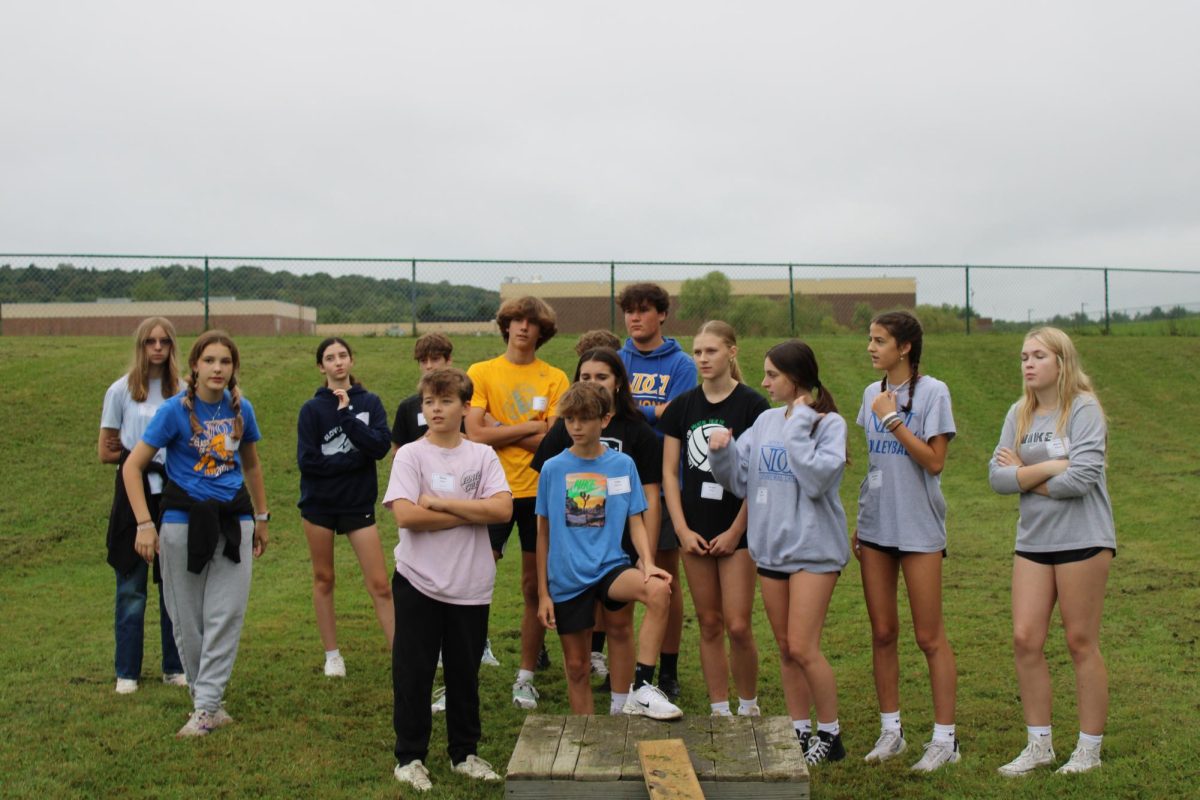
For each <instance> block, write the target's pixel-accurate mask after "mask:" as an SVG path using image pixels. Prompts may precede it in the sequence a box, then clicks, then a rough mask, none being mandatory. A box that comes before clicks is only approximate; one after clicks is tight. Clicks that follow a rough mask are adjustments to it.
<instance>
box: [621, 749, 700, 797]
mask: <svg viewBox="0 0 1200 800" xmlns="http://www.w3.org/2000/svg"><path fill="white" fill-rule="evenodd" d="M637 750H638V755H639V757H640V761H641V766H642V774H643V775H644V776H645V781H646V791H647V792H649V793H650V800H704V792H702V791H701V790H700V781H699V780H697V779H696V772H695V770H693V769H692V762H691V759H689V758H688V753H687V748H686V747H684V744H683V739H659V740H657V741H655V740H649V741H642V742H638V745H637Z"/></svg>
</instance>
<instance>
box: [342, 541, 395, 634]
mask: <svg viewBox="0 0 1200 800" xmlns="http://www.w3.org/2000/svg"><path fill="white" fill-rule="evenodd" d="M346 538H348V539H349V540H350V546H351V547H353V548H354V554H355V555H356V556H358V565H359V566H360V567H361V568H362V573H363V583H364V584H366V587H367V593H368V594H370V595H371V602H372V603H373V604H374V605H375V619H377V620H378V621H379V627H380V628H382V629H383V635H384V638H386V639H387V645H388V650H391V649H392V640H393V639H394V638H395V634H396V609H395V608H394V607H393V606H392V584H391V576H390V575H388V569H387V563H386V562H385V561H384V557H383V548H381V547H380V546H379V529H378V528H376V527H375V526H374V525H372V526H370V527H369V528H360V529H358V530H356V531H351V532H350V533H348V534H346Z"/></svg>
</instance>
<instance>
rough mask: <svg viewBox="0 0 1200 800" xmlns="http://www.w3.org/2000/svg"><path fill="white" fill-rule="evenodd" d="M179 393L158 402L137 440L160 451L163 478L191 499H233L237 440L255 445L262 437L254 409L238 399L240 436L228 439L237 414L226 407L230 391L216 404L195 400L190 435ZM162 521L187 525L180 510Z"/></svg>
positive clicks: (238, 471)
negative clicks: (195, 424)
mask: <svg viewBox="0 0 1200 800" xmlns="http://www.w3.org/2000/svg"><path fill="white" fill-rule="evenodd" d="M183 398H184V395H183V394H177V395H175V396H174V397H172V398H171V399H170V400H168V401H166V402H165V403H163V404H162V405H161V406H160V407H159V409H158V412H157V413H156V414H155V415H154V419H152V420H151V421H150V425H149V426H147V428H146V432H145V433H144V434H142V441H143V442H145V443H146V444H148V445H150V446H151V447H155V448H160V449H165V450H166V453H167V477H168V478H170V479H171V480H172V481H174V482H175V483H177V484H179V486H180V488H182V489H183V490H184V491H185V492H187V493H188V496H189V497H191V498H192V499H194V500H220V501H222V502H225V501H228V500H232V499H233V497H234V495H236V494H237V493H238V490H239V489H241V488H242V483H243V477H242V459H241V456H240V455H239V454H238V448H239V447H240V446H241V444H242V442H257V441H258V440H259V439H261V438H262V435H261V434H260V433H259V430H258V422H257V420H255V417H254V407H253V406H251V405H250V401H249V400H247V399H246V398H244V397H243V398H242V404H241V408H242V438H241V440H238V439H235V438H233V420H234V417H235V416H236V415H235V414H234V412H233V408H232V407H231V406H230V405H229V392H225V396H224V397H223V398H222V399H221V402H219V403H205V402H203V401H201V400H200V399H199V398H196V400H195V413H196V420H197V421H198V422H199V423H200V428H201V430H200V432H199V433H193V432H192V424H191V421H190V420H189V419H188V410H187V409H186V408H185V407H184V405H183ZM163 521H164V522H187V514H186V513H184V512H182V511H167V512H165V513H164V514H163Z"/></svg>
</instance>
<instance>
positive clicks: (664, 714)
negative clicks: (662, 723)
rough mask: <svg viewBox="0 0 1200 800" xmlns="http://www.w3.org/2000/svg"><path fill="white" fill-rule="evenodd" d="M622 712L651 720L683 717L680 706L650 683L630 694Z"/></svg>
mask: <svg viewBox="0 0 1200 800" xmlns="http://www.w3.org/2000/svg"><path fill="white" fill-rule="evenodd" d="M631 688H632V687H631ZM621 710H622V711H624V712H625V713H626V714H633V715H640V716H644V717H649V718H650V719H679V718H680V717H682V716H683V712H682V711H680V710H679V706H677V705H675V704H674V703H672V702H671V701H670V700H668V699H667V696H666V695H665V694H663V693H662V690H661V689H659V688H658V687H657V686H651V685H650V684H648V683H644V684H642V688H640V689H638V690H637V691H636V692H630V694H629V699H628V700H626V701H625V708H623V709H621Z"/></svg>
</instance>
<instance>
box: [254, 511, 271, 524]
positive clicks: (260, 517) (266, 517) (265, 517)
mask: <svg viewBox="0 0 1200 800" xmlns="http://www.w3.org/2000/svg"><path fill="white" fill-rule="evenodd" d="M254 521H255V522H270V521H271V512H270V511H264V512H263V513H261V514H255V515H254Z"/></svg>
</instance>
